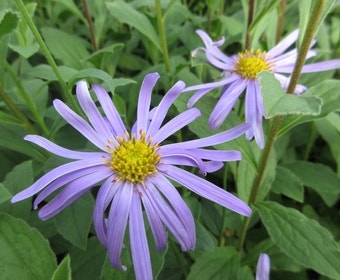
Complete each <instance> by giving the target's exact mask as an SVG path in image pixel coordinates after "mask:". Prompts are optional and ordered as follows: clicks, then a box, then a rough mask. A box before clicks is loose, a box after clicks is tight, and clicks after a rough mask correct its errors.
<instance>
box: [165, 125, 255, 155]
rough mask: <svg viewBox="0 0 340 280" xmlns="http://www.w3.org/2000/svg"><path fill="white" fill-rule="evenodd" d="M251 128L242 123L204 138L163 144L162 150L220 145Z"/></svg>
mask: <svg viewBox="0 0 340 280" xmlns="http://www.w3.org/2000/svg"><path fill="white" fill-rule="evenodd" d="M249 128H250V125H249V124H241V125H238V126H236V127H234V128H232V129H229V130H227V131H223V132H220V133H217V134H215V135H212V136H208V137H204V138H200V139H196V140H191V141H185V142H181V143H174V144H168V145H164V146H161V148H160V151H161V149H162V147H164V148H165V147H167V148H178V149H194V148H200V147H207V146H214V145H218V144H221V143H225V142H228V141H230V140H233V139H235V138H237V137H239V136H241V135H242V134H243V133H245V132H246V131H247V130H248V129H249Z"/></svg>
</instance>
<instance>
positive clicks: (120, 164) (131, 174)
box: [107, 132, 161, 184]
mask: <svg viewBox="0 0 340 280" xmlns="http://www.w3.org/2000/svg"><path fill="white" fill-rule="evenodd" d="M140 135H141V136H140V138H139V139H136V137H135V136H133V137H132V138H130V137H129V136H128V137H127V140H126V139H125V138H124V137H117V138H116V140H117V142H118V143H119V145H117V146H115V145H114V144H113V142H110V143H111V144H112V145H113V146H114V148H113V149H111V148H110V147H107V150H108V151H109V152H110V153H111V160H110V161H109V162H108V163H109V166H110V168H111V169H112V170H113V171H114V172H115V173H116V174H117V175H118V178H117V179H116V180H117V181H123V180H127V181H130V182H131V183H141V184H143V182H144V179H145V178H146V177H147V176H149V175H151V174H154V173H156V172H157V168H156V165H157V164H158V162H159V159H160V157H161V156H160V155H159V154H157V153H156V150H157V148H158V145H152V144H151V139H150V138H149V139H146V135H145V132H141V133H140Z"/></svg>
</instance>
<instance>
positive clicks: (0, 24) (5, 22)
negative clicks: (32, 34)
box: [0, 10, 19, 40]
mask: <svg viewBox="0 0 340 280" xmlns="http://www.w3.org/2000/svg"><path fill="white" fill-rule="evenodd" d="M18 22H19V17H18V14H17V13H15V12H13V11H11V10H2V11H0V40H1V38H2V37H3V36H5V35H6V34H9V33H11V32H12V31H13V30H14V29H15V28H16V27H17V25H18Z"/></svg>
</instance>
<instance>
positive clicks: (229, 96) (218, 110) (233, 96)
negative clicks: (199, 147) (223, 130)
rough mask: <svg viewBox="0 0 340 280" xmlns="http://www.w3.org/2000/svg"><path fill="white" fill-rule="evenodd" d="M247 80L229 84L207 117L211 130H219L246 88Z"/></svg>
mask: <svg viewBox="0 0 340 280" xmlns="http://www.w3.org/2000/svg"><path fill="white" fill-rule="evenodd" d="M247 83H248V80H246V79H240V80H239V81H235V82H234V83H232V84H230V86H229V87H228V88H227V89H226V91H225V92H224V93H223V95H222V96H221V97H220V99H219V100H218V102H217V103H216V105H215V108H214V109H213V111H212V112H211V114H210V116H209V121H208V122H209V125H210V127H211V128H212V129H217V128H219V127H220V126H221V125H222V123H223V122H224V120H225V119H226V118H227V116H228V114H229V113H230V111H231V109H232V108H233V106H234V105H235V103H236V101H237V100H238V98H239V97H240V95H241V94H242V92H243V91H244V89H245V88H246V86H247Z"/></svg>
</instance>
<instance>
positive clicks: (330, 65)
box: [301, 59, 340, 73]
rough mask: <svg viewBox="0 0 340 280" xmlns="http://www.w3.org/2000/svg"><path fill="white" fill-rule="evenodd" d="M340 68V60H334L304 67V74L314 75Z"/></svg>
mask: <svg viewBox="0 0 340 280" xmlns="http://www.w3.org/2000/svg"><path fill="white" fill-rule="evenodd" d="M339 68H340V59H333V60H328V61H322V62H316V63H312V64H307V65H304V66H303V67H302V71H301V72H302V73H313V72H320V71H327V70H333V69H339Z"/></svg>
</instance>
